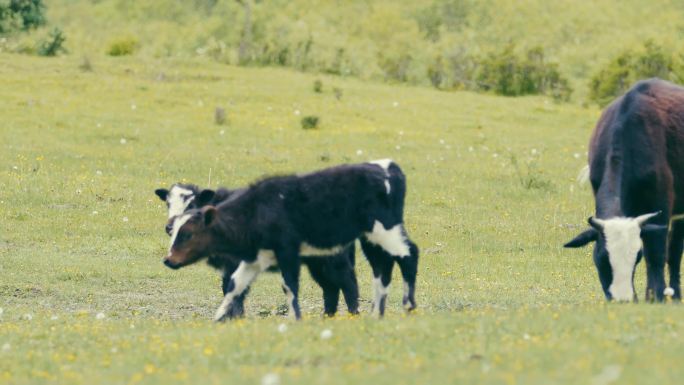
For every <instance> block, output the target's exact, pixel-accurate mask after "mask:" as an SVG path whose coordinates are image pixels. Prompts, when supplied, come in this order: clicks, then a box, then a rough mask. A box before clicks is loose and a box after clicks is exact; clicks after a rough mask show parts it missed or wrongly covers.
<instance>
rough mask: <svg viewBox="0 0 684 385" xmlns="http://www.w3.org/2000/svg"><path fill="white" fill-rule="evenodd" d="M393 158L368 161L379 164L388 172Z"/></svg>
mask: <svg viewBox="0 0 684 385" xmlns="http://www.w3.org/2000/svg"><path fill="white" fill-rule="evenodd" d="M392 162H393V161H392V159H378V160H372V161H370V162H368V163H372V164H377V165H378V166H380V167H382V168H383V169H384V170H385V173H387V172H388V170H389V166H390V164H392Z"/></svg>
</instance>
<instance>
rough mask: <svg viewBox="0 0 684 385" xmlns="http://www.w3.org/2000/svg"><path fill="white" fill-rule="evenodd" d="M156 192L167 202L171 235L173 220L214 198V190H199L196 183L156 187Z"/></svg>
mask: <svg viewBox="0 0 684 385" xmlns="http://www.w3.org/2000/svg"><path fill="white" fill-rule="evenodd" d="M154 193H155V194H156V195H157V196H158V197H159V199H161V200H163V201H164V202H166V207H167V208H168V219H169V220H168V222H167V223H166V233H167V234H169V235H171V231H172V227H173V221H174V219H175V218H176V217H179V216H180V215H182V214H183V213H184V212H186V211H188V210H192V209H197V208H200V207H202V206H206V205H207V204H209V203H210V202H211V200H212V199H213V198H214V194H215V192H214V191H213V190H202V191H199V189H198V188H197V186H195V185H185V184H179V183H177V184H174V185H172V186H171V188H170V189H168V190H167V189H164V188H160V189H156V190H154Z"/></svg>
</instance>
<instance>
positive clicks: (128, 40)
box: [107, 36, 138, 56]
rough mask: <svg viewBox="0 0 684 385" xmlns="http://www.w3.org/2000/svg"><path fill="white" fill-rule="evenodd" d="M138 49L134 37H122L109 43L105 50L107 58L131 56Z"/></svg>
mask: <svg viewBox="0 0 684 385" xmlns="http://www.w3.org/2000/svg"><path fill="white" fill-rule="evenodd" d="M137 48H138V40H137V39H136V38H134V37H130V36H128V37H123V38H119V39H116V40H114V41H112V42H111V43H109V48H107V55H109V56H127V55H132V54H133V53H134V52H135V50H136V49H137Z"/></svg>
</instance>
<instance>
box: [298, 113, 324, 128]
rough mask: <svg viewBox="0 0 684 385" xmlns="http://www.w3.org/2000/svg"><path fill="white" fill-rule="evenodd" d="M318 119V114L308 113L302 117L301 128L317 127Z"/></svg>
mask: <svg viewBox="0 0 684 385" xmlns="http://www.w3.org/2000/svg"><path fill="white" fill-rule="evenodd" d="M319 121H320V119H319V118H318V116H315V115H309V116H305V117H303V118H302V128H303V129H305V130H312V129H315V128H318V122H319Z"/></svg>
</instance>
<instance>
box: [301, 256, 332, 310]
mask: <svg viewBox="0 0 684 385" xmlns="http://www.w3.org/2000/svg"><path fill="white" fill-rule="evenodd" d="M326 263H327V261H326V260H325V257H316V258H310V259H307V261H306V262H305V264H306V266H307V267H308V268H309V273H311V278H313V280H314V281H315V282H316V283H317V284H318V286H320V287H321V289H323V313H324V314H325V315H327V316H329V317H332V316H334V315H335V313H337V304H338V302H339V300H340V288H339V287H338V286H337V285H336V284H335V282H333V281H332V280H331V279H330V278H329V274H326V273H327V272H326V271H325V264H326Z"/></svg>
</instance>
